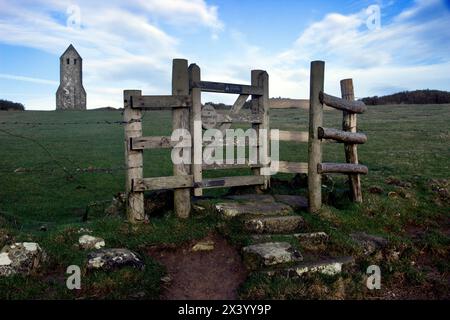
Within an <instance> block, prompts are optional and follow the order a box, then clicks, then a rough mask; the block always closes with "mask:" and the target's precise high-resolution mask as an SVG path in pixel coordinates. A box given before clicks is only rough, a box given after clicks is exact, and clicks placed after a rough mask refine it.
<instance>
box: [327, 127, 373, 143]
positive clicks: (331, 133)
mask: <svg viewBox="0 0 450 320" xmlns="http://www.w3.org/2000/svg"><path fill="white" fill-rule="evenodd" d="M319 139H333V140H335V141H337V142H343V143H355V144H363V143H366V142H367V136H366V135H365V134H364V133H361V132H349V131H343V130H337V129H332V128H322V127H319Z"/></svg>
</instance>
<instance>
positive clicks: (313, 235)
mask: <svg viewBox="0 0 450 320" xmlns="http://www.w3.org/2000/svg"><path fill="white" fill-rule="evenodd" d="M271 237H277V238H278V237H283V238H296V239H297V240H299V241H300V242H301V243H304V242H308V243H310V242H312V243H325V242H327V241H328V239H329V237H328V235H327V234H326V233H325V232H308V233H293V234H255V235H253V236H252V239H253V240H255V241H270V239H271Z"/></svg>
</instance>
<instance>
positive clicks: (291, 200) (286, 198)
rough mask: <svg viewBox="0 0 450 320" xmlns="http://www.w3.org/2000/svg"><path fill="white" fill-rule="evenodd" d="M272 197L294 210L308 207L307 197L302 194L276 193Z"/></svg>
mask: <svg viewBox="0 0 450 320" xmlns="http://www.w3.org/2000/svg"><path fill="white" fill-rule="evenodd" d="M274 198H275V200H276V201H278V202H281V203H284V204H287V205H288V206H290V207H291V208H292V209H294V210H296V211H299V210H306V209H308V199H307V198H305V197H303V196H293V195H283V194H276V195H274Z"/></svg>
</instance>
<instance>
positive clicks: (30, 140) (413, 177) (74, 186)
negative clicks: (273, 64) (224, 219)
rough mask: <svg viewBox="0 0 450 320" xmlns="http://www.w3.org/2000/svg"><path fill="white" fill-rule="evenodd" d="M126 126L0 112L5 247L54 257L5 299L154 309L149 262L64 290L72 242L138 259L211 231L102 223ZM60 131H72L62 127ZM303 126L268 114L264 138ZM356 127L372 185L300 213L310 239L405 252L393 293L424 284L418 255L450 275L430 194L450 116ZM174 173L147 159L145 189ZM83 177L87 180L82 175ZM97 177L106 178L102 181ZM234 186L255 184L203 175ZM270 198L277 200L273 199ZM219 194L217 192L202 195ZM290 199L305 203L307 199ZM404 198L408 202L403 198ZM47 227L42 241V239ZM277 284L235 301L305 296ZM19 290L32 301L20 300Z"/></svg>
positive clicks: (444, 157) (446, 163)
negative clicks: (141, 268)
mask: <svg viewBox="0 0 450 320" xmlns="http://www.w3.org/2000/svg"><path fill="white" fill-rule="evenodd" d="M341 118H342V114H341V113H340V112H335V111H326V112H325V115H324V122H325V124H324V125H325V126H328V127H335V128H339V127H340V126H341V120H342V119H341ZM121 120H122V116H121V114H120V112H108V111H89V112H33V111H27V112H0V150H2V152H1V157H0V242H1V241H3V240H2V237H1V235H2V232H3V233H7V234H8V235H9V236H10V237H13V238H14V240H17V241H22V240H33V241H38V242H39V243H41V244H42V246H43V247H44V248H45V249H46V251H48V253H49V257H50V259H49V262H48V265H47V266H46V268H44V270H43V271H42V274H39V275H36V276H33V277H31V278H20V277H13V278H10V279H6V280H5V279H0V298H133V297H134V296H133V293H136V292H143V293H144V294H143V296H144V297H145V298H157V297H158V294H159V289H160V288H159V281H158V279H159V277H160V275H161V274H163V273H164V270H163V269H162V268H161V266H159V265H158V264H156V263H155V262H153V261H151V259H149V258H146V264H147V269H146V271H145V273H141V274H139V273H137V272H133V271H132V270H128V269H127V270H122V271H118V272H113V273H110V274H103V273H100V274H97V273H94V274H87V275H86V277H87V278H86V289H85V290H83V292H81V293H73V292H69V291H68V290H67V289H65V285H64V281H62V280H61V279H60V278H61V277H63V278H64V272H65V268H66V267H67V266H68V265H70V264H83V263H84V261H85V257H86V253H85V252H81V251H79V250H76V249H74V248H73V244H74V243H76V242H77V238H78V234H77V233H76V230H77V229H78V228H80V227H88V228H90V229H92V230H93V231H94V233H95V235H98V236H102V237H104V238H105V240H106V242H107V245H108V247H112V246H116V247H120V246H124V247H128V248H130V249H133V250H136V251H137V252H138V253H140V254H145V248H146V247H148V246H149V245H153V244H159V243H175V244H179V243H183V242H184V241H187V240H190V239H194V238H201V237H203V236H204V235H206V234H207V233H208V232H209V231H210V230H212V229H214V228H215V226H216V225H217V221H216V219H215V218H214V217H213V216H206V217H195V216H194V217H192V218H190V219H188V220H186V221H178V220H177V219H175V218H173V217H172V216H170V215H166V216H164V217H160V218H154V219H152V221H151V224H149V225H144V226H141V227H138V228H135V227H132V226H130V225H128V224H127V223H125V222H124V221H123V219H122V218H120V217H106V216H105V215H104V214H103V209H104V208H105V206H107V205H108V204H109V202H110V200H111V199H112V196H113V195H114V194H116V193H118V192H121V191H123V190H124V179H125V176H124V171H123V170H122V169H121V167H123V166H124V156H123V154H124V150H123V126H122V125H120V124H117V123H114V122H115V121H121ZM104 121H109V122H111V124H107V123H105V122H104ZM15 122H17V123H15ZM64 122H66V123H77V124H66V125H64V124H63V123H64ZM97 122H99V123H97ZM26 123H34V124H36V123H41V125H30V124H28V125H27V124H26ZM307 123H308V114H307V111H305V110H272V111H271V128H279V129H281V130H295V131H306V130H307ZM143 126H144V135H170V133H171V129H170V128H171V114H170V113H169V112H163V111H156V112H152V113H149V112H148V113H146V114H145V116H144V121H143ZM358 127H359V131H363V132H366V133H367V135H368V137H369V141H368V142H367V144H365V145H362V146H360V147H359V148H358V152H359V158H360V162H361V163H363V164H365V165H367V166H368V167H369V175H367V176H364V177H362V185H363V189H364V203H363V204H362V205H356V204H351V203H349V202H348V201H341V202H339V203H337V204H335V205H336V206H337V208H336V207H333V206H331V205H330V206H325V207H324V210H322V212H321V214H319V215H311V214H307V213H302V215H303V216H304V217H305V220H306V221H307V224H308V229H309V230H311V231H325V232H328V233H329V234H330V235H331V238H332V244H333V246H332V251H333V252H335V253H342V254H357V249H356V248H355V246H354V244H353V243H352V241H351V240H350V239H349V236H348V235H349V233H351V232H354V231H366V232H369V233H373V234H378V235H382V236H385V237H387V238H388V239H389V240H390V241H391V243H393V244H394V245H396V244H398V245H400V244H404V245H405V246H406V247H408V250H409V251H408V250H406V253H405V258H404V259H405V260H401V261H400V262H396V263H391V262H385V263H384V264H383V266H382V267H383V268H384V270H388V273H389V275H391V276H392V277H393V278H392V279H393V280H392V281H395V279H396V278H395V277H394V276H393V275H395V274H396V272H403V273H405V274H407V275H409V277H410V278H411V279H415V280H414V281H416V280H417V281H419V282H420V281H422V280H421V279H422V277H423V274H421V272H423V271H421V270H418V269H417V268H415V267H412V266H411V264H410V263H409V262H410V261H412V260H413V259H415V258H417V255H418V254H419V252H421V250H426V251H427V252H430V254H431V255H432V256H433V257H434V258H433V259H432V260H433V261H432V265H433V266H436V267H437V268H438V269H439V270H440V271H441V272H443V273H445V272H447V273H448V270H449V269H448V262H447V261H448V246H449V238H448V233H446V232H445V230H442V223H441V222H442V221H446V219H447V221H448V212H449V209H450V208H449V206H448V203H445V202H444V203H443V204H442V203H441V204H439V203H438V202H437V201H435V200H436V197H437V194H436V193H435V192H433V191H431V190H430V188H429V186H428V181H429V180H430V179H449V178H450V174H449V172H450V106H449V105H427V106H407V105H402V106H376V107H370V108H369V110H368V112H367V113H365V114H363V115H360V116H358ZM280 147H281V148H280V149H281V155H280V159H281V160H287V161H296V162H303V161H307V146H306V144H295V143H281V146H280ZM324 161H328V162H335V161H336V162H341V161H344V152H343V146H342V145H326V146H325V147H324ZM171 167H172V165H171V162H170V151H169V150H151V151H145V152H144V175H145V176H146V177H154V176H169V175H171ZM17 168H24V169H25V170H26V172H18V173H15V172H14V170H16V169H17ZM88 168H93V169H94V170H84V169H88ZM95 168H113V170H112V171H111V172H103V171H97V170H95ZM80 169H81V170H80ZM240 174H250V172H249V171H247V170H227V171H225V172H223V171H217V172H208V173H207V174H206V175H205V176H207V177H208V176H210V177H213V176H225V175H240ZM390 176H393V177H395V178H398V179H400V180H402V181H408V182H411V183H412V187H411V188H410V189H404V188H400V187H397V186H393V185H387V184H386V183H385V180H386V179H387V178H388V177H390ZM278 177H280V178H282V179H289V178H291V177H292V176H291V175H285V174H280V175H279V176H278ZM333 182H334V185H333V190H334V191H333V192H334V193H336V190H341V189H342V190H344V189H345V187H346V186H345V177H333ZM375 185H376V186H380V187H382V188H383V189H384V192H383V194H382V195H375V194H370V193H368V191H367V190H368V188H369V187H370V186H375ZM277 191H280V190H274V192H277ZM288 191H289V190H288ZM223 192H224V190H220V189H219V190H214V191H208V193H207V194H209V195H220V194H222V193H223ZM283 192H286V190H283ZM290 192H292V190H290ZM295 192H299V193H303V194H304V193H305V190H296V191H295ZM388 192H397V194H399V196H398V197H389V196H387V194H388ZM405 193H407V194H408V197H404V196H405ZM402 195H403V196H402ZM88 207H89V208H90V209H89V219H88V222H85V223H84V222H82V217H83V215H84V214H85V212H86V210H87V208H88ZM42 225H45V226H46V227H47V229H48V231H46V232H43V231H40V227H41V226H42ZM412 225H413V226H419V227H420V229H421V230H423V231H424V235H423V236H421V237H420V239H418V240H417V239H413V238H412V236H411V235H410V233H409V232H408V226H412ZM227 233H228V235H229V236H230V239H231V240H232V241H233V242H234V243H235V244H239V245H242V244H246V243H248V242H249V238H248V237H247V236H246V235H242V234H241V233H239V230H238V228H237V227H235V226H229V228H228V231H227ZM0 245H3V243H0ZM52 274H56V275H57V276H52ZM355 277H356V278H354V279H353V282H352V286H353V287H355V286H356V287H357V285H356V284H355V283H356V282H357V281H359V280H358V279H357V276H355ZM386 277H387V278H389V277H388V275H387V276H386ZM125 278H126V279H129V281H128V282H127V283H129V285H126V286H119V285H118V283H121V282H122V281H123V279H125ZM42 279H46V280H45V281H42ZM55 279H57V280H55ZM280 281H281V280H273V281H271V280H269V279H265V278H264V279H260V278H258V277H256V278H255V277H251V278H250V279H249V280H248V281H247V282H246V284H245V286H244V289H243V291H242V297H246V298H252V297H253V298H254V297H260V296H261V297H268V298H290V297H295V293H296V292H297V293H298V292H299V291H298V290H300V289H299V288H301V287H302V286H304V284H298V283H297V284H296V283H295V282H292V283H290V284H289V285H287V284H285V283H284V282H282V281H281V282H280ZM24 286H26V287H27V289H23V288H24ZM353 287H352V288H353ZM283 288H284V289H283ZM317 290H319V289H317ZM319 291H320V290H319ZM252 292H253V293H254V295H253V296H252ZM255 292H256V293H255ZM308 292H309V291H308ZM308 294H310V295H311V296H315V294H316V293H314V292H313V293H311V292H310V293H305V294H300V295H297V297H306V296H307V295H308ZM366 294H367V293H366ZM77 295H78V296H77ZM348 295H349V296H350V297H354V298H358V297H361V296H362V293H361V291H358V290H356V289H352V290H350V291H349V293H348Z"/></svg>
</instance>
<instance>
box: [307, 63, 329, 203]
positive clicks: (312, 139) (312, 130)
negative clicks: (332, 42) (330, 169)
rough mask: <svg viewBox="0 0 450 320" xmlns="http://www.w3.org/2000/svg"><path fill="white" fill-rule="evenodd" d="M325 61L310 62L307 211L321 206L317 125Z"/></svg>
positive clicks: (320, 152)
mask: <svg viewBox="0 0 450 320" xmlns="http://www.w3.org/2000/svg"><path fill="white" fill-rule="evenodd" d="M324 76H325V62H324V61H313V62H311V76H310V97H309V104H310V105H309V140H308V198H309V211H310V212H317V211H319V210H320V208H321V207H322V175H321V174H319V173H318V165H319V163H321V162H322V142H321V140H320V139H319V136H318V134H319V127H322V123H323V104H322V103H321V102H320V98H319V95H320V92H323V88H324Z"/></svg>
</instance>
